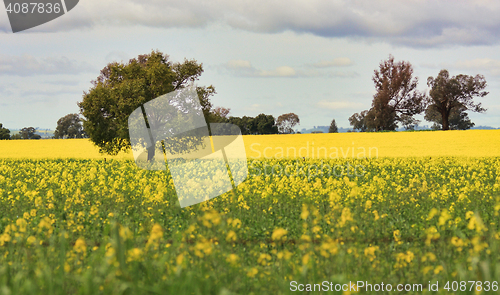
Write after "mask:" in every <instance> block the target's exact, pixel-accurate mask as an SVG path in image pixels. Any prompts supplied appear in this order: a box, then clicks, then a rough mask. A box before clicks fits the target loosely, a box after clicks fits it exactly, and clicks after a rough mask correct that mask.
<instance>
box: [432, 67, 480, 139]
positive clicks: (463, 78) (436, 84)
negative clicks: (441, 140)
mask: <svg viewBox="0 0 500 295" xmlns="http://www.w3.org/2000/svg"><path fill="white" fill-rule="evenodd" d="M427 85H428V86H429V87H430V88H431V90H430V92H429V96H430V97H429V98H428V99H427V100H428V104H429V108H430V110H429V112H437V113H439V114H440V116H441V119H440V120H439V121H438V122H437V123H439V124H441V126H442V129H443V130H449V129H450V127H451V126H450V116H452V114H453V113H455V116H459V117H460V116H463V120H466V118H465V116H464V115H463V114H462V113H463V112H465V111H467V110H469V111H473V112H478V113H482V112H485V111H486V109H484V108H483V107H482V106H481V103H475V102H474V98H475V97H485V96H486V95H488V92H486V91H483V90H484V89H485V88H486V80H485V79H484V76H482V75H476V76H474V77H473V76H469V75H462V74H461V75H457V76H453V77H450V74H449V72H448V71H447V70H441V71H440V72H439V74H438V76H437V77H436V78H433V77H429V78H428V79H427ZM434 122H436V121H434Z"/></svg>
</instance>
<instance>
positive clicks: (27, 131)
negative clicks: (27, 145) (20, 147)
mask: <svg viewBox="0 0 500 295" xmlns="http://www.w3.org/2000/svg"><path fill="white" fill-rule="evenodd" d="M35 132H36V129H35V127H24V128H23V129H21V131H19V134H20V135H21V138H22V139H40V138H42V137H41V136H40V135H38V134H35Z"/></svg>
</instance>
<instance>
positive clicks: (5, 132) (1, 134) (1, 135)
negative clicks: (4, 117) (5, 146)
mask: <svg viewBox="0 0 500 295" xmlns="http://www.w3.org/2000/svg"><path fill="white" fill-rule="evenodd" d="M0 139H10V130H9V129H7V128H4V127H3V125H2V123H0Z"/></svg>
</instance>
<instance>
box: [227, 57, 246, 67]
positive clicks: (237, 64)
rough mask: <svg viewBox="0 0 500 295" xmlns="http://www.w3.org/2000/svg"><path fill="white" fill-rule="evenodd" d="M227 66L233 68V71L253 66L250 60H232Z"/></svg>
mask: <svg viewBox="0 0 500 295" xmlns="http://www.w3.org/2000/svg"><path fill="white" fill-rule="evenodd" d="M227 66H228V67H229V68H233V69H237V68H251V67H252V65H251V64H250V62H249V61H248V60H241V59H237V60H230V61H228V62H227Z"/></svg>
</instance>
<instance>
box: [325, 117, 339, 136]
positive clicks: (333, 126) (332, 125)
mask: <svg viewBox="0 0 500 295" xmlns="http://www.w3.org/2000/svg"><path fill="white" fill-rule="evenodd" d="M338 132H339V128H338V127H337V123H336V122H335V119H333V120H332V123H330V127H329V128H328V133H338Z"/></svg>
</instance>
